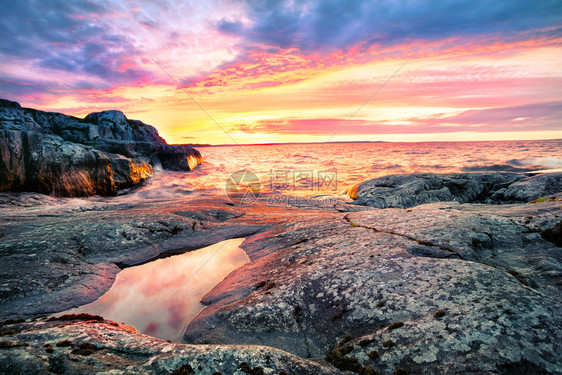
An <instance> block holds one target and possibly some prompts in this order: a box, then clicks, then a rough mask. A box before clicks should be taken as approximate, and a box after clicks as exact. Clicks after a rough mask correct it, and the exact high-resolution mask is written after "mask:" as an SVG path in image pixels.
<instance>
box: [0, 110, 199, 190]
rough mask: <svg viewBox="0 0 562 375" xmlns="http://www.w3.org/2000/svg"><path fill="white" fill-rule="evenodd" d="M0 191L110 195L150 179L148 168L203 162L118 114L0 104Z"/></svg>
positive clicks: (188, 148) (194, 153)
mask: <svg viewBox="0 0 562 375" xmlns="http://www.w3.org/2000/svg"><path fill="white" fill-rule="evenodd" d="M0 156H1V159H0V190H13V191H17V190H27V191H36V192H41V193H45V194H54V195H61V196H84V195H92V194H101V195H115V194H117V192H118V190H120V189H124V188H130V187H133V186H135V185H137V184H139V183H140V182H142V181H144V180H146V179H147V178H148V177H149V176H150V175H152V174H153V172H154V170H153V165H162V166H163V167H164V169H171V170H181V171H190V170H193V169H194V168H195V167H196V166H197V165H198V164H199V163H201V162H202V160H203V159H202V157H201V154H200V153H199V152H198V151H197V150H195V149H193V148H192V147H191V146H188V145H168V144H166V142H165V141H164V139H162V138H161V137H160V136H159V135H158V132H157V131H156V129H155V128H154V127H152V126H150V125H147V124H144V123H142V122H141V121H137V120H129V119H127V117H126V116H125V115H124V114H123V113H122V112H120V111H105V112H97V113H91V114H89V115H88V116H86V118H84V119H78V118H76V117H72V116H66V115H63V114H61V113H51V112H42V111H37V110H34V109H28V108H21V106H20V105H19V104H18V103H15V102H10V101H7V100H0Z"/></svg>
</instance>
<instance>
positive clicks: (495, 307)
mask: <svg viewBox="0 0 562 375" xmlns="http://www.w3.org/2000/svg"><path fill="white" fill-rule="evenodd" d="M383 179H384V190H385V191H384V193H377V189H380V188H381V185H383V182H381V180H380V179H377V180H372V181H369V182H365V183H364V184H363V187H360V189H358V191H357V192H356V195H355V198H356V201H355V203H358V202H359V203H363V204H371V205H372V206H374V207H371V206H369V205H359V204H349V203H346V202H343V201H342V202H341V203H337V204H331V205H325V206H323V205H317V206H291V205H279V206H273V205H271V204H268V203H267V202H268V197H267V196H263V197H262V198H261V199H260V200H258V201H257V202H255V203H254V204H252V205H247V206H236V205H232V203H231V202H230V201H228V200H227V199H226V198H223V197H217V198H190V197H183V198H178V199H175V200H169V201H166V202H163V201H150V200H147V201H145V202H142V203H138V202H137V203H123V202H120V203H119V202H112V201H111V200H106V201H104V202H96V201H81V202H75V201H73V200H69V201H67V202H66V203H63V204H61V203H59V204H53V205H45V204H36V205H29V206H22V205H19V204H18V202H19V201H18V199H21V197H19V198H18V199H11V200H10V199H3V200H1V199H0V201H1V202H3V203H1V206H2V207H1V210H0V223H1V227H0V237H1V239H2V240H1V242H0V253H1V254H2V260H3V261H2V266H1V273H2V286H1V290H0V296H1V301H0V316H1V318H2V319H11V320H12V321H11V322H8V323H5V324H4V326H3V327H2V328H1V330H2V338H1V339H0V341H1V342H2V344H0V346H2V348H0V373H6V374H12V373H14V374H18V373H21V374H23V373H29V372H30V371H32V372H34V373H53V372H54V373H78V372H80V373H84V374H89V373H103V372H107V371H112V372H111V373H112V374H128V373H138V372H139V371H140V372H143V373H153V374H169V373H174V372H173V371H176V370H177V371H178V372H175V374H179V373H186V374H190V373H193V374H213V373H217V372H222V373H223V374H245V373H252V374H261V373H264V374H283V373H286V374H291V373H295V374H332V373H334V374H336V373H349V374H351V373H358V374H376V373H379V374H405V373H410V374H436V373H443V374H459V373H464V374H467V373H470V374H507V373H510V374H511V373H514V374H559V373H562V361H561V359H560V356H559V353H560V352H561V351H562V345H561V344H560V343H561V342H562V328H561V327H562V317H561V315H560V311H562V302H561V300H562V299H561V298H560V297H561V290H562V282H561V280H562V277H561V276H562V254H561V252H560V247H559V246H560V243H559V242H558V241H559V239H560V233H561V227H562V224H561V223H562V219H561V217H562V194H560V192H561V191H562V187H561V184H560V181H561V180H562V174H548V175H542V176H541V175H539V176H534V177H530V178H529V177H528V176H525V175H520V174H507V175H502V174H488V175H487V176H484V174H471V173H467V174H462V175H458V174H457V175H431V176H429V175H423V176H419V175H414V176H390V177H385V178H383ZM428 179H429V180H430V181H431V183H428V182H427V181H428ZM459 179H460V180H462V181H472V182H470V183H468V184H465V183H464V182H463V184H462V186H472V187H474V188H471V190H470V191H460V190H455V189H453V188H451V187H450V186H451V185H447V184H449V181H452V180H459ZM498 179H501V180H502V181H504V182H502V183H496V184H495V185H493V186H494V187H493V188H489V189H488V188H487V187H486V186H490V185H486V184H483V183H482V181H483V180H485V181H492V180H493V181H496V180H498ZM505 180H507V182H505ZM545 181H546V182H545ZM514 184H517V185H515V186H514ZM443 186H444V187H445V188H444V187H443ZM479 186H485V190H486V191H487V193H486V194H487V196H495V197H499V193H498V191H500V192H501V193H502V194H503V197H506V196H508V195H507V193H506V192H509V191H512V192H513V191H529V192H530V191H532V193H533V195H532V196H530V195H527V196H526V197H527V198H525V199H529V198H532V199H533V201H534V203H529V202H528V201H526V202H522V201H518V202H519V203H506V204H502V205H498V204H497V203H505V202H501V201H500V199H499V198H497V199H496V200H495V201H494V202H491V201H489V202H483V201H482V199H481V198H478V197H485V195H482V194H476V195H474V193H473V192H472V190H478V189H479ZM412 189H414V190H415V191H416V196H417V197H424V198H423V199H425V200H426V201H417V202H414V204H413V205H411V204H410V203H409V202H408V201H404V199H405V197H407V196H408V195H409V194H410V195H411V194H412ZM501 189H503V190H501ZM519 189H521V190H519ZM436 191H438V192H439V193H435V192H436ZM446 191H449V195H448V194H446ZM459 191H460V193H459ZM553 191H555V193H554V194H553V193H552V192H553ZM393 194H394V195H393ZM467 194H468V195H469V196H471V197H472V198H469V199H466V200H463V201H461V200H460V199H457V198H456V197H461V196H462V197H465V196H467ZM510 194H511V193H510ZM518 194H519V195H518ZM522 194H523V193H521V194H520V193H517V194H515V193H513V194H511V195H510V196H522ZM24 195H25V194H24ZM535 195H538V196H539V198H540V199H536V198H535ZM30 196H31V197H32V195H30ZM443 197H444V198H445V199H446V200H447V201H436V200H439V199H441V198H443ZM451 197H452V198H451ZM474 197H476V198H474ZM420 199H421V198H420ZM485 199H486V198H484V200H485ZM451 200H453V201H451ZM454 200H457V201H456V202H454ZM380 202H387V203H384V204H386V205H387V207H388V206H390V205H391V204H390V203H388V202H391V203H392V202H394V203H392V204H394V208H377V206H378V205H380ZM396 202H397V203H396ZM426 202H430V203H426ZM510 202H512V201H510ZM492 203H494V204H492ZM398 204H404V208H398V207H396V206H397V205H398ZM235 237H246V240H245V241H244V243H243V244H242V248H243V249H244V250H245V251H246V253H247V254H248V256H249V258H250V263H248V264H246V265H245V266H243V267H241V268H240V269H238V270H236V271H234V272H232V273H231V274H230V275H229V276H227V277H226V278H225V280H223V282H221V283H219V284H218V285H217V286H216V287H215V288H213V290H211V291H210V292H209V293H208V294H207V295H206V296H205V297H204V298H203V301H202V302H203V303H204V304H205V305H207V308H206V309H204V310H203V311H202V312H201V313H200V314H199V315H198V316H197V317H196V318H195V319H194V320H193V321H192V322H191V323H190V324H189V326H188V327H187V329H186V331H185V334H184V336H185V339H186V342H188V343H189V344H188V345H185V344H180V343H168V342H166V341H163V340H159V339H156V338H153V337H150V336H146V335H143V334H141V333H138V332H136V330H134V329H133V328H131V327H127V326H124V325H121V324H117V323H113V322H110V321H106V320H103V319H101V318H100V319H101V320H100V319H98V320H95V319H93V318H90V317H86V318H84V319H74V320H72V318H69V319H70V320H68V321H66V320H65V321H52V320H51V321H49V320H48V319H46V318H39V317H41V316H45V315H49V314H52V313H55V312H57V311H63V310H66V309H67V308H69V307H72V306H76V305H79V304H85V303H88V302H91V301H93V300H95V299H96V298H98V297H99V296H100V295H102V294H103V293H104V292H105V291H106V290H107V289H108V288H109V287H110V286H111V284H112V282H113V280H114V277H115V275H116V274H117V273H118V272H119V270H120V269H121V268H123V267H127V266H131V265H135V264H139V263H142V262H146V261H148V260H150V259H154V258H156V257H158V256H160V255H162V254H170V253H181V252H185V251H190V250H193V249H197V248H200V247H202V246H205V245H209V244H212V243H216V242H219V241H221V240H224V239H229V238H235ZM18 318H22V319H26V321H25V322H21V321H17V322H14V321H15V320H16V319H18ZM38 318H39V319H38ZM30 319H31V320H30ZM65 340H69V341H70V342H71V343H72V344H69V346H68V347H57V346H56V344H57V343H58V342H61V341H65ZM85 343H88V344H89V345H91V346H92V347H93V349H92V348H91V353H90V350H86V351H87V352H88V354H86V355H83V354H81V350H82V349H81V348H82V346H83V347H84V348H86V347H88V348H90V346H88V345H86V344H85ZM45 344H49V345H50V348H51V349H52V350H51V349H49V347H45ZM82 344H84V345H82ZM47 349H48V350H47ZM86 349H87V348H86ZM289 353H290V354H289ZM199 366H200V367H199ZM178 369H179V370H178ZM180 371H184V372H180Z"/></svg>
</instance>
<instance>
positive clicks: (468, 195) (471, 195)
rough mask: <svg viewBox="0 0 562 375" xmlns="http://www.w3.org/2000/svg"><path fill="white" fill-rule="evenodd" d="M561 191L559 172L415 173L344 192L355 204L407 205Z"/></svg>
mask: <svg viewBox="0 0 562 375" xmlns="http://www.w3.org/2000/svg"><path fill="white" fill-rule="evenodd" d="M559 191H562V173H545V174H539V175H536V176H531V177H529V176H527V175H524V174H519V173H505V172H504V173H453V174H435V173H419V174H408V175H391V176H385V177H379V178H375V179H372V180H368V181H365V182H361V183H359V184H357V185H355V186H354V187H352V188H351V189H350V190H349V192H348V195H349V196H350V197H351V198H353V199H354V200H355V201H356V203H357V204H361V205H367V206H371V207H376V208H408V207H414V206H417V205H420V204H424V203H432V202H451V201H453V202H459V203H487V204H505V203H527V202H530V201H532V200H535V199H538V198H540V197H544V196H546V195H550V194H553V193H556V192H559Z"/></svg>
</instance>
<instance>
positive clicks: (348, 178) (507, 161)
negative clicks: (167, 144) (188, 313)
mask: <svg viewBox="0 0 562 375" xmlns="http://www.w3.org/2000/svg"><path fill="white" fill-rule="evenodd" d="M198 150H199V151H200V152H201V154H202V156H203V159H204V163H202V164H201V165H199V166H198V167H197V168H196V169H195V170H194V171H193V172H190V173H184V172H169V171H159V172H158V173H156V174H155V175H154V176H153V177H152V178H151V179H150V180H149V181H148V182H147V183H145V184H144V185H143V186H141V187H140V188H137V189H135V190H133V191H130V192H129V193H128V194H127V198H126V199H129V200H136V199H141V200H142V199H167V198H174V197H181V196H184V195H197V194H199V195H204V196H217V195H219V196H220V195H225V194H226V192H227V190H228V182H229V181H232V178H233V176H238V179H239V178H240V172H239V171H243V173H245V174H247V173H251V174H252V175H253V176H255V180H257V181H258V182H259V184H260V191H261V192H281V193H283V194H287V195H296V196H307V197H315V196H322V195H331V196H345V193H346V191H347V190H348V189H349V188H350V187H352V186H353V185H355V184H357V183H360V182H362V181H366V180H369V179H373V178H376V177H381V176H387V175H393V174H409V173H455V172H485V171H486V172H529V171H537V170H550V169H560V168H562V139H557V140H533V141H487V142H419V143H414V142H404V143H394V142H393V143H361V142H358V143H326V144H275V145H240V146H239V145H234V146H220V147H218V146H214V147H200V148H198ZM237 172H238V175H236V173H237ZM235 180H236V178H235Z"/></svg>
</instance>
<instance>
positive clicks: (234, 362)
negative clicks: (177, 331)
mask: <svg viewBox="0 0 562 375" xmlns="http://www.w3.org/2000/svg"><path fill="white" fill-rule="evenodd" d="M77 318H79V319H75V320H72V319H70V320H64V321H59V320H51V321H49V320H48V319H45V318H43V319H39V320H36V321H28V322H23V323H22V322H18V323H14V324H9V325H6V326H4V327H3V329H5V330H7V329H10V330H13V331H14V332H17V333H14V334H10V335H6V336H3V337H2V338H0V374H13V375H17V374H22V375H23V374H30V373H33V374H52V373H55V374H85V375H87V374H99V373H111V374H115V375H119V374H133V373H135V374H140V373H142V374H158V375H164V374H166V375H167V374H209V375H210V374H213V373H215V372H220V373H222V374H235V373H239V374H244V372H241V371H240V370H239V369H240V368H245V367H248V368H250V369H254V372H252V373H259V372H258V371H259V370H255V369H256V368H258V369H259V368H262V369H263V372H262V373H264V374H279V373H282V371H285V373H287V374H303V375H317V374H326V375H331V374H334V375H335V374H339V373H340V372H339V371H337V370H335V369H333V368H330V367H329V366H327V365H322V364H318V363H315V362H312V361H309V360H305V359H301V358H298V357H296V356H294V355H291V354H289V353H286V352H283V351H281V350H278V349H275V348H269V347H265V346H244V345H238V346H201V345H197V346H195V345H185V344H180V343H175V342H167V341H164V340H160V339H157V338H154V337H150V336H147V335H143V334H141V333H139V332H137V331H136V330H135V329H134V328H133V327H130V326H127V325H124V324H120V323H116V322H112V321H110V320H103V319H102V320H101V321H99V320H97V319H92V320H89V319H88V316H83V317H77ZM92 318H97V317H92ZM46 345H50V346H49V347H46ZM180 369H181V370H183V371H181V372H180ZM237 371H238V372H237Z"/></svg>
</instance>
